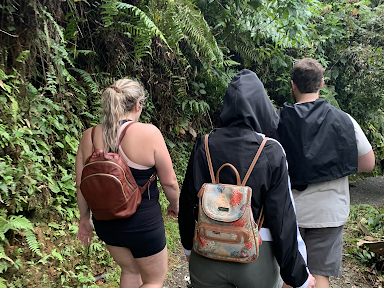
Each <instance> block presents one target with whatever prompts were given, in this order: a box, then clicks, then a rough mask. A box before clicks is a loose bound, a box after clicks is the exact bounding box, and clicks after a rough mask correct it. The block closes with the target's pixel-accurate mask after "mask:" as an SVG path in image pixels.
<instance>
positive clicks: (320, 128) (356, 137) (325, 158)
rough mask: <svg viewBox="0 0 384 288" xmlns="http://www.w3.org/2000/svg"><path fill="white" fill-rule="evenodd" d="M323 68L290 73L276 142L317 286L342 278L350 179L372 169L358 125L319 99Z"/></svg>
mask: <svg viewBox="0 0 384 288" xmlns="http://www.w3.org/2000/svg"><path fill="white" fill-rule="evenodd" d="M323 74H324V68H323V67H322V66H321V64H320V63H318V62H317V61H316V60H314V59H311V58H305V59H302V60H299V61H296V62H295V63H294V66H293V68H292V71H291V84H292V98H293V100H294V102H295V104H294V105H291V104H288V103H284V105H283V107H282V108H281V109H280V110H279V112H278V113H279V116H280V122H279V127H278V129H277V134H278V136H277V138H278V140H279V141H280V143H281V144H282V145H283V147H284V149H285V152H286V153H287V161H288V167H289V176H290V180H291V185H292V188H293V190H292V192H293V196H294V199H295V206H296V213H297V221H298V224H299V228H300V233H301V235H302V237H303V239H304V242H305V243H306V246H307V251H308V268H309V270H310V271H311V273H312V274H313V275H314V277H315V278H316V288H328V287H329V277H330V276H339V275H340V274H341V256H342V247H343V227H344V224H345V222H346V221H347V218H348V214H349V201H350V200H349V185H348V175H351V174H354V173H356V172H357V171H363V172H369V171H371V170H372V169H373V167H374V165H375V157H374V154H373V151H372V147H371V145H370V143H369V142H368V140H367V138H366V137H365V135H364V133H363V131H362V130H361V128H360V126H359V125H358V124H357V122H356V121H355V120H354V119H353V118H352V117H351V116H350V115H348V114H347V113H345V112H343V111H341V110H339V109H336V108H335V107H333V106H332V105H330V104H329V103H328V102H327V101H326V100H325V99H321V98H319V91H320V89H321V88H322V86H323V83H324V79H323Z"/></svg>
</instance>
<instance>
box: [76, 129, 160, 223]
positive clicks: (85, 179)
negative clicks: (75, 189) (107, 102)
mask: <svg viewBox="0 0 384 288" xmlns="http://www.w3.org/2000/svg"><path fill="white" fill-rule="evenodd" d="M133 123H135V122H131V123H129V124H128V125H126V127H125V128H124V129H123V131H121V134H120V138H119V143H118V147H119V146H120V143H121V141H122V140H123V138H124V135H125V132H126V131H127V129H128V128H129V126H131V125H132V124H133ZM94 133H95V127H93V129H92V155H91V156H89V158H88V159H87V160H86V161H85V165H84V168H83V172H82V175H81V183H80V189H81V193H82V194H83V196H84V198H85V200H86V201H87V203H88V206H89V207H90V208H91V211H92V214H93V216H94V217H95V219H96V220H111V219H118V218H128V217H130V216H132V215H133V214H134V213H135V212H136V209H137V207H138V206H139V205H140V203H141V195H142V194H143V193H144V191H145V190H146V189H147V187H148V186H149V185H151V184H152V182H153V181H154V180H155V176H156V172H155V173H153V174H152V176H151V177H150V178H149V180H148V182H147V183H146V184H145V185H144V186H143V187H140V186H138V185H137V184H136V181H135V179H134V178H133V175H132V172H131V170H130V169H129V167H128V165H127V164H126V162H125V161H124V159H122V158H121V157H120V155H119V154H118V153H105V152H104V151H103V150H102V149H95V148H94V146H93V138H94Z"/></svg>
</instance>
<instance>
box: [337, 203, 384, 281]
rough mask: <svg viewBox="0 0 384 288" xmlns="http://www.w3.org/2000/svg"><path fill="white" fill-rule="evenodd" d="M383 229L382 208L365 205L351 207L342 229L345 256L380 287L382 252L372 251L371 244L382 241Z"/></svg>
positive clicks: (383, 236)
mask: <svg viewBox="0 0 384 288" xmlns="http://www.w3.org/2000/svg"><path fill="white" fill-rule="evenodd" d="M383 229H384V207H381V208H375V207H373V206H371V205H366V204H360V205H352V206H351V210H350V214H349V218H348V221H347V223H346V224H345V229H344V250H345V253H346V256H347V258H348V259H349V260H350V261H352V262H353V263H355V264H357V265H358V267H359V268H360V270H361V271H362V272H364V273H366V274H367V275H370V276H371V278H375V279H376V282H377V283H379V284H380V285H382V284H384V274H383V272H384V255H383V251H379V250H377V248H376V249H374V248H373V247H374V246H371V243H380V242H383V241H384V230H383ZM383 247H384V245H383ZM372 250H374V251H372ZM379 284H378V285H379ZM377 287H379V286H377Z"/></svg>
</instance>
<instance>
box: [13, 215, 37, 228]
mask: <svg viewBox="0 0 384 288" xmlns="http://www.w3.org/2000/svg"><path fill="white" fill-rule="evenodd" d="M8 224H9V226H10V229H12V230H16V231H17V232H20V231H21V230H26V231H28V230H32V231H33V225H32V223H31V222H30V221H29V220H28V219H27V218H25V217H24V216H22V215H19V216H14V215H13V216H11V217H9V219H8Z"/></svg>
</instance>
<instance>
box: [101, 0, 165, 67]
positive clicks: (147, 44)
mask: <svg viewBox="0 0 384 288" xmlns="http://www.w3.org/2000/svg"><path fill="white" fill-rule="evenodd" d="M104 2H105V3H104V4H103V5H101V8H102V9H104V10H103V11H102V12H101V14H102V15H104V16H103V18H102V20H103V21H104V23H105V26H106V27H111V28H114V29H115V30H117V31H119V32H121V33H123V34H125V35H127V36H128V37H130V38H133V40H134V45H135V47H134V52H135V59H136V60H138V59H139V58H141V57H143V56H145V55H147V54H149V55H152V51H151V44H152V38H153V37H155V36H157V37H159V38H160V39H161V40H162V41H163V42H164V43H165V44H166V45H167V46H168V47H169V45H168V43H167V40H166V39H165V37H164V35H163V33H162V32H161V31H160V30H159V28H158V27H157V26H156V25H155V23H154V22H153V21H152V20H151V18H149V17H148V16H147V14H145V13H144V12H143V11H142V10H140V9H139V8H138V7H136V6H134V5H131V4H128V3H123V2H119V1H116V0H105V1H104Z"/></svg>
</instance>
